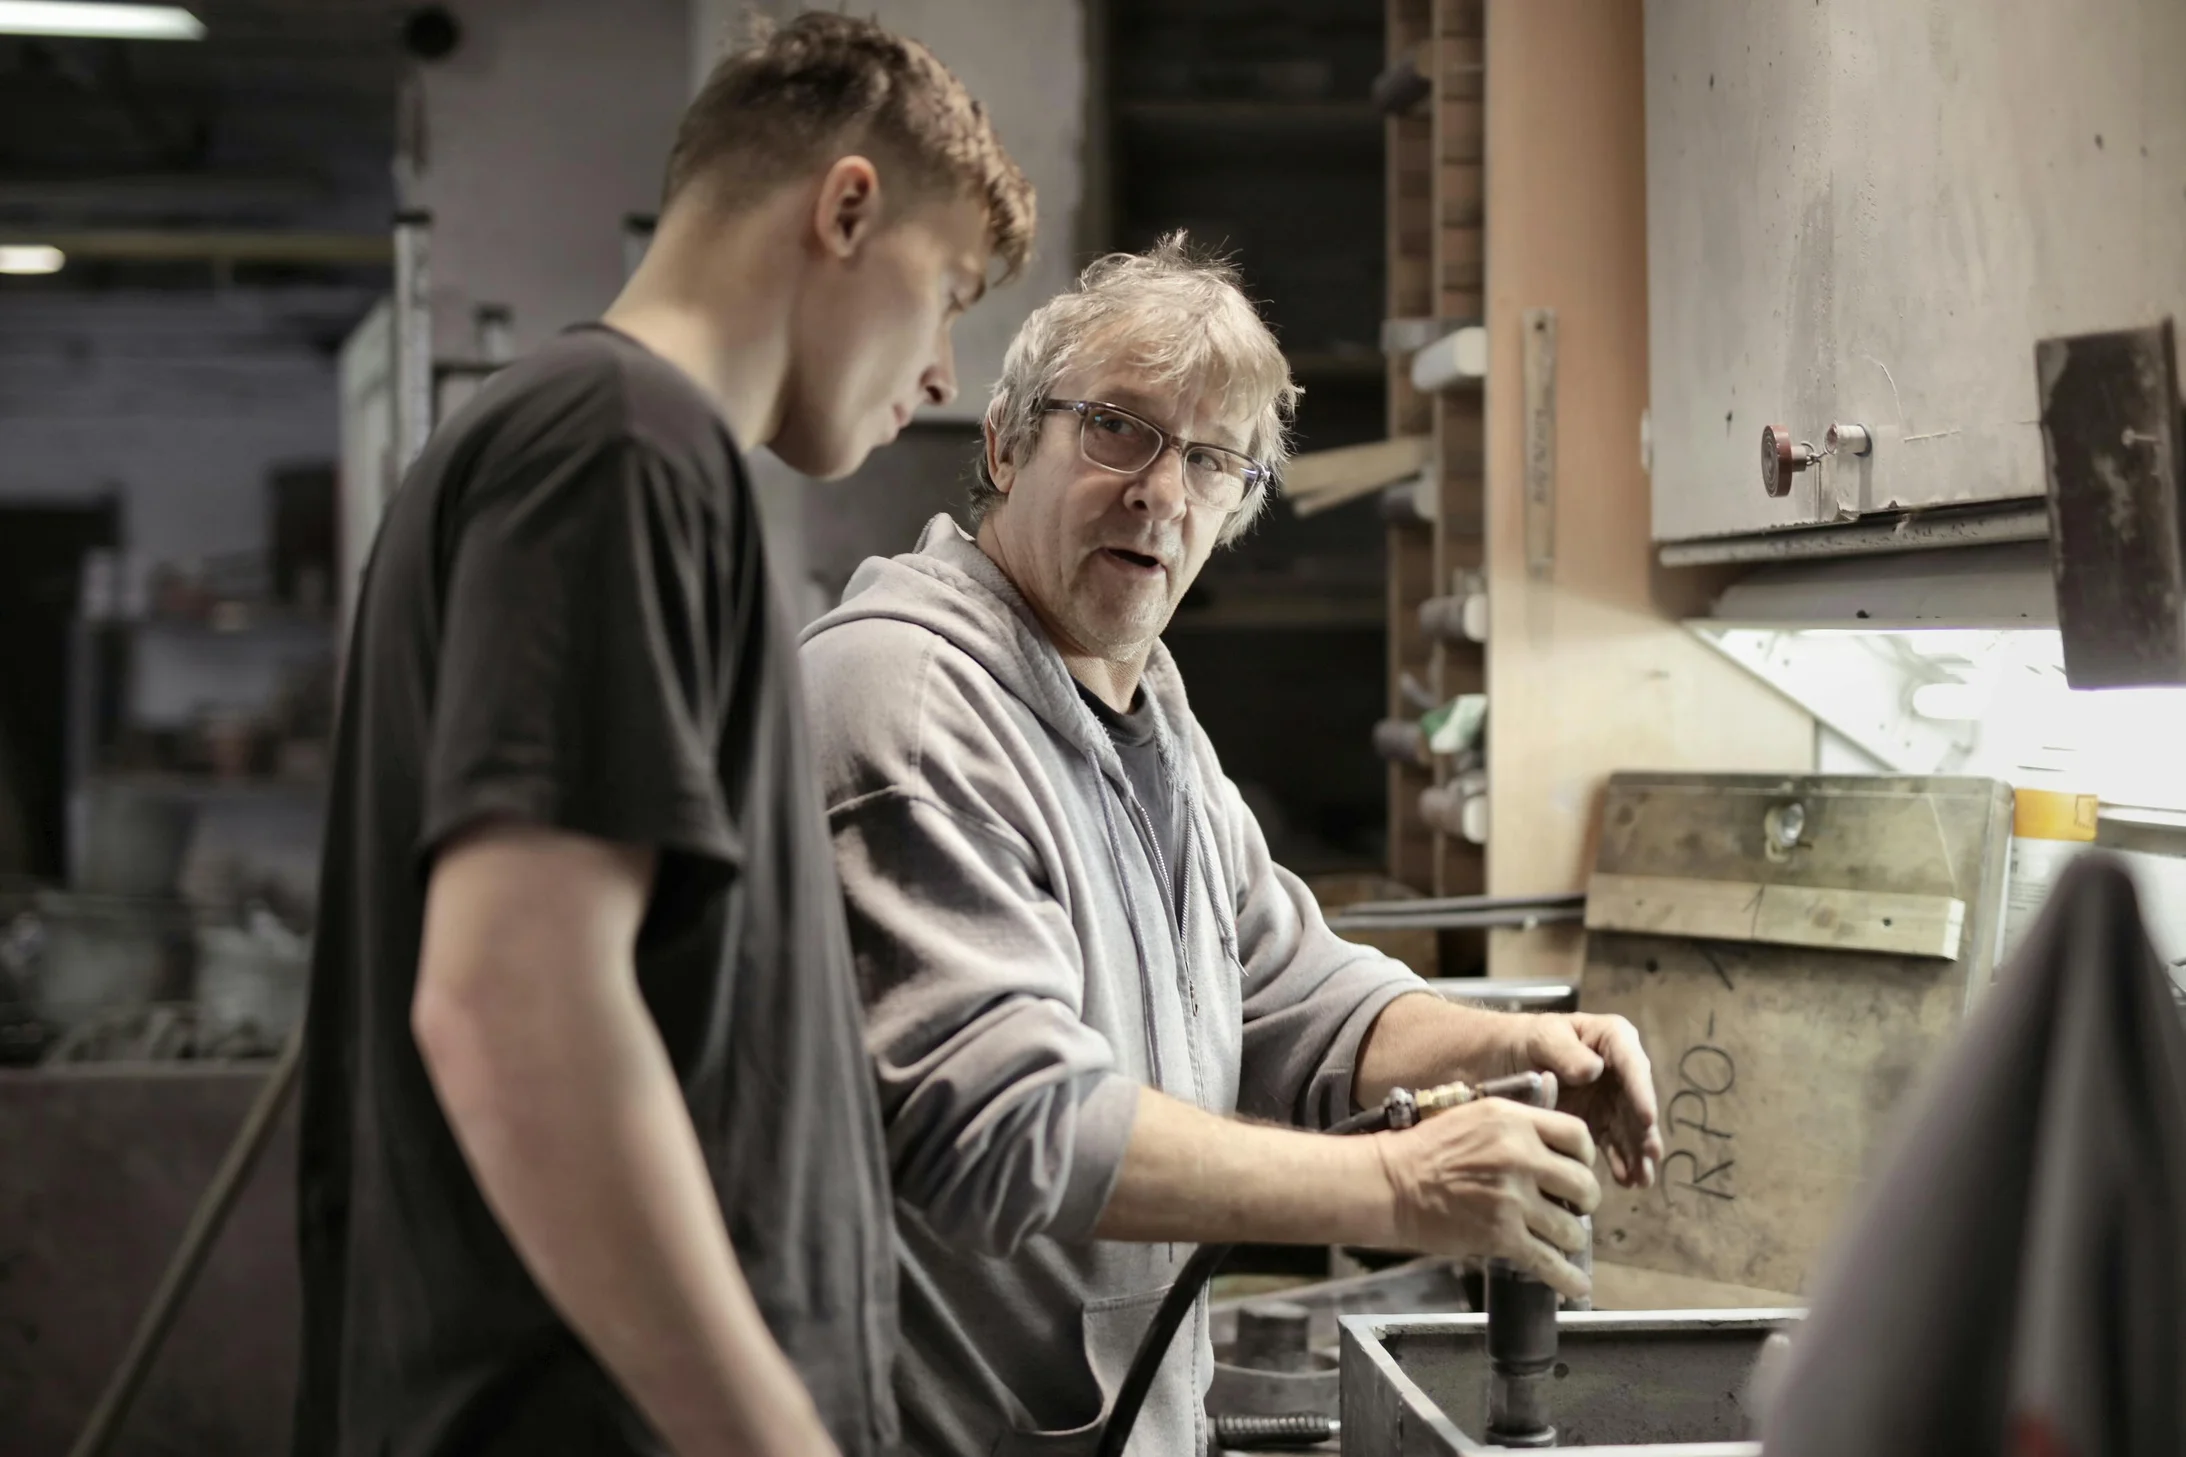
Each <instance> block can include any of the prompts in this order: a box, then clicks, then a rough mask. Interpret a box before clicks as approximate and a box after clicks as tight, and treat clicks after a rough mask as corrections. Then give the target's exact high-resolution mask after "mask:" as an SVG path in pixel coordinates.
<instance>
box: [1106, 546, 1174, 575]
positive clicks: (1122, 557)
mask: <svg viewBox="0 0 2186 1457" xmlns="http://www.w3.org/2000/svg"><path fill="white" fill-rule="evenodd" d="M1101 555H1102V556H1104V557H1107V558H1108V559H1109V560H1110V561H1111V562H1113V563H1115V564H1116V565H1117V566H1120V567H1122V568H1123V569H1124V570H1125V571H1127V572H1132V573H1134V574H1138V575H1142V576H1155V575H1158V574H1159V573H1161V572H1164V571H1166V570H1167V568H1166V567H1165V566H1163V564H1162V560H1161V558H1160V557H1157V556H1150V555H1148V554H1147V553H1145V552H1143V551H1132V550H1131V549H1130V548H1128V547H1122V546H1104V547H1102V548H1101Z"/></svg>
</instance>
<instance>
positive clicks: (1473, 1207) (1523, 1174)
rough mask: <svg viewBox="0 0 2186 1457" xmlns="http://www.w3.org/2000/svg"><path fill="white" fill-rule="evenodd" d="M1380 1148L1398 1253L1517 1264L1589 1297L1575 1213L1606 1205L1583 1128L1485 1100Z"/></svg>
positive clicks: (1393, 1136)
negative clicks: (1578, 1258)
mask: <svg viewBox="0 0 2186 1457" xmlns="http://www.w3.org/2000/svg"><path fill="white" fill-rule="evenodd" d="M1373 1141H1374V1143H1375V1145H1376V1147H1377V1148H1378V1150H1379V1151H1380V1154H1381V1164H1382V1172H1383V1174H1384V1175H1385V1176H1386V1177H1387V1178H1388V1180H1389V1191H1390V1194H1391V1196H1392V1197H1393V1199H1394V1203H1395V1219H1396V1236H1397V1243H1399V1244H1400V1245H1402V1246H1403V1247H1405V1248H1407V1249H1416V1250H1420V1251H1422V1252H1424V1253H1427V1254H1444V1255H1481V1256H1486V1257H1490V1258H1499V1259H1505V1260H1509V1261H1510V1262H1511V1263H1512V1264H1514V1265H1516V1266H1517V1267H1518V1268H1519V1269H1521V1270H1524V1271H1525V1272H1526V1273H1527V1274H1529V1275H1532V1276H1534V1277H1535V1278H1536V1279H1539V1280H1543V1281H1546V1282H1547V1283H1548V1284H1550V1285H1552V1286H1554V1287H1555V1288H1556V1290H1557V1291H1558V1292H1559V1293H1560V1294H1563V1295H1568V1296H1572V1297H1574V1298H1577V1297H1582V1296H1585V1295H1586V1294H1588V1293H1589V1291H1590V1289H1591V1287H1590V1285H1589V1283H1588V1281H1587V1277H1586V1275H1585V1273H1584V1272H1583V1271H1581V1270H1580V1269H1579V1268H1578V1267H1577V1266H1576V1265H1574V1264H1572V1263H1571V1261H1569V1260H1568V1259H1566V1258H1564V1252H1565V1251H1574V1252H1575V1251H1578V1250H1580V1249H1582V1248H1584V1246H1585V1243H1586V1234H1585V1229H1584V1227H1583V1226H1582V1225H1581V1224H1580V1223H1579V1220H1578V1217H1577V1215H1574V1214H1573V1213H1572V1212H1571V1210H1572V1209H1576V1210H1578V1211H1579V1213H1580V1214H1591V1213H1593V1212H1594V1208H1595V1206H1596V1205H1598V1204H1600V1203H1601V1198H1602V1191H1601V1184H1600V1183H1599V1182H1598V1181H1597V1180H1596V1179H1595V1177H1594V1169H1593V1164H1594V1140H1593V1137H1592V1135H1590V1134H1589V1133H1588V1132H1587V1129H1586V1124H1585V1123H1583V1122H1581V1121H1580V1120H1579V1119H1577V1118H1574V1117H1572V1116H1571V1115H1570V1114H1568V1113H1553V1112H1550V1111H1548V1110H1547V1109H1543V1108H1532V1107H1528V1106H1526V1105H1525V1104H1522V1103H1514V1102H1511V1101H1509V1100H1507V1099H1503V1098H1483V1099H1481V1100H1480V1101H1478V1102H1476V1103H1467V1104H1465V1105H1464V1106H1463V1107H1459V1108H1453V1109H1451V1110H1450V1111H1449V1112H1447V1113H1440V1114H1437V1115H1435V1116H1434V1117H1431V1118H1428V1119H1426V1120H1424V1121H1423V1122H1421V1123H1420V1124H1419V1125H1418V1126H1417V1127H1415V1128H1408V1129H1405V1130H1403V1131H1402V1132H1395V1133H1381V1134H1376V1135H1374V1137H1373ZM1557 1200H1560V1201H1562V1204H1558V1203H1557V1202H1554V1201H1557ZM1562 1205H1569V1206H1570V1208H1569V1209H1567V1208H1564V1207H1562Z"/></svg>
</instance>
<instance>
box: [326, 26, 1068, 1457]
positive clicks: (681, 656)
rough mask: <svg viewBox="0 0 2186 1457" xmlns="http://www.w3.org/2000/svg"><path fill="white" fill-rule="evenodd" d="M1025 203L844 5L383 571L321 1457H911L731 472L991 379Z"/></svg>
mask: <svg viewBox="0 0 2186 1457" xmlns="http://www.w3.org/2000/svg"><path fill="white" fill-rule="evenodd" d="M1031 231H1032V197H1031V191H1030V188H1029V187H1028V186H1027V185H1026V183H1025V180H1024V178H1023V176H1022V174H1021V173H1019V171H1018V169H1017V168H1016V166H1015V165H1014V164H1013V163H1012V162H1011V161H1010V160H1009V158H1008V157H1007V155H1006V154H1005V153H1004V152H1003V151H1002V149H1001V146H1000V145H999V143H998V142H997V141H996V139H995V137H994V134H993V132H992V130H991V128H990V127H989V125H988V123H987V120H986V118H985V116H984V115H983V113H982V112H981V111H980V109H979V107H978V106H977V104H976V103H975V102H973V101H972V100H971V98H970V97H969V96H968V95H966V94H965V92H964V90H963V88H962V86H961V85H960V84H959V83H958V82H957V81H956V80H955V79H954V78H953V77H951V76H950V75H949V74H948V73H947V72H946V71H945V70H944V69H943V68H942V67H941V66H940V64H939V63H938V62H936V61H935V60H934V58H933V57H932V55H931V54H930V53H928V52H927V51H926V50H925V49H924V48H923V47H920V46H918V45H916V44H915V43H912V42H908V41H905V40H902V39H900V38H898V37H896V36H893V35H890V34H889V33H887V32H886V31H883V30H881V29H880V28H879V27H877V26H874V25H872V24H869V23H866V22H861V21H855V20H851V19H848V18H845V17H843V16H838V15H825V14H808V15H805V16H802V17H801V18H799V19H798V20H797V21H795V22H793V23H792V24H790V25H788V26H787V27H785V28H783V29H782V30H780V31H777V32H775V33H773V34H772V35H771V36H769V37H765V38H762V39H761V40H760V41H759V42H757V43H756V44H755V45H754V46H753V47H752V48H751V49H748V50H746V51H743V52H740V53H738V54H736V55H734V56H732V57H730V58H729V59H728V60H726V61H724V62H723V63H722V65H721V67H720V68H719V69H718V70H717V71H716V72H715V74H714V76H713V78H712V79H711V80H710V81H709V83H708V84H707V86H706V88H705V89H704V91H703V92H702V93H701V94H700V96H699V97H698V99H697V100H696V101H695V102H694V103H693V104H692V106H691V108H690V111H689V112H688V113H687V114H686V116H685V118H684V121H683V124H682V129H681V131H680V134H679V136H678V138H677V142H676V147H675V151H674V153H673V155H672V156H671V158H670V162H669V174H668V200H667V204H666V207H665V210H664V213H663V216H662V219H661V224H660V229H659V232H658V234H657V236H656V238H655V240H654V243H653V247H652V250H651V252H650V254H649V255H648V257H647V258H646V260H645V263H644V265H643V266H642V267H641V268H640V269H639V271H638V273H637V275H636V276H635V277H634V278H633V279H632V280H631V283H630V285H629V287H628V288H627V289H626V290H625V291H624V293H623V295H622V297H621V298H620V299H618V300H617V301H616V303H615V305H614V306H613V308H611V309H610V310H609V311H608V313H607V315H606V317H605V319H604V321H603V322H602V323H600V324H596V325H589V326H585V327H582V328H578V329H573V330H571V331H569V332H568V333H565V334H564V335H562V336H561V337H560V338H559V339H557V340H556V341H554V342H553V343H551V344H549V345H547V346H546V347H545V348H543V349H541V350H540V351H539V352H537V353H536V354H534V355H532V356H530V357H529V358H527V359H525V360H523V361H520V362H519V363H517V364H515V365H512V366H510V367H509V368H508V369H506V370H504V371H502V372H501V373H500V374H499V375H497V376H496V377H495V378H494V379H493V380H492V381H491V382H490V383H488V384H487V385H486V387H485V388H484V389H483V390H482V391H481V392H480V394H479V395H478V396H477V398H476V399H474V400H473V401H472V403H471V404H470V405H469V406H467V407H466V408H465V409H464V410H463V411H462V412H461V413H460V414H459V415H457V416H456V417H454V418H453V419H451V420H449V421H448V422H447V423H446V424H445V425H444V426H443V427H442V428H441V429H440V431H439V432H438V433H437V434H436V435H435V436H434V438H433V440H432V442H431V443H430V444H429V445H428V446H427V448H426V450H425V452H424V454H423V455H422V456H421V457H420V459H419V460H418V462H417V464H416V465H415V467H414V468H413V469H412V470H411V472H410V475H409V477H408V479H407V480H406V481H405V482H404V485H403V487H402V490H401V491H400V492H399V493H398V494H397V496H396V497H395V500H394V502H393V503H392V505H391V507H390V509H389V512H388V516H387V520H386V522H385V524H384V526H383V527H382V530H381V534H380V538H379V541H378V542H377V544H376V547H375V550H374V553H373V558H372V562H371V565H370V567H369V569H368V571H367V573H366V578H365V583H364V588H363V592H362V597H361V601H360V606H359V608H358V614H357V622H356V627H355V636H354V638H353V640H352V644H351V649H350V657H349V662H348V668H347V679H346V684H345V688H344V702H343V713H342V723H341V730H340V742H339V746H338V751H337V756H336V772H335V781H334V789H333V795H332V804H331V813H330V823H329V829H328V839H327V848H326V858H325V870H324V884H323V891H322V908H321V923H320V930H319V937H318V951H317V958H316V963H315V967H314V972H313V983H312V997H311V1011H310V1023H309V1033H308V1039H309V1040H308V1061H307V1064H306V1081H305V1095H304V1109H303V1117H304V1123H303V1143H302V1170H301V1179H300V1184H301V1188H300V1194H301V1208H300V1216H301V1234H302V1241H303V1263H304V1299H305V1341H304V1372H303V1383H302V1391H301V1394H300V1397H299V1402H298V1413H297V1439H296V1450H297V1452H298V1453H299V1454H309V1457H320V1454H341V1457H383V1454H385V1457H442V1454H457V1453H462V1454H474V1453H519V1452H521V1453H526V1454H553V1453H564V1452H567V1453H578V1452H582V1453H586V1454H621V1453H632V1454H636V1453H647V1454H650V1453H658V1452H662V1451H663V1450H664V1449H666V1450H673V1451H674V1452H676V1453H678V1454H680V1457H704V1454H714V1453H722V1454H726V1453H732V1452H733V1453H767V1454H777V1453H782V1454H786V1453H798V1454H821V1453H826V1452H829V1451H830V1450H831V1446H832V1448H839V1449H840V1450H841V1451H842V1452H844V1453H846V1454H851V1457H859V1454H865V1453H879V1452H882V1451H885V1450H886V1449H888V1448H889V1447H891V1446H892V1445H893V1444H894V1442H895V1440H896V1435H897V1427H896V1420H895V1414H894V1409H893V1406H892V1404H891V1401H890V1396H889V1364H890V1360H891V1356H892V1344H893V1341H894V1339H895V1310H894V1295H895V1269H894V1265H893V1261H892V1255H891V1244H890V1204H889V1190H888V1179H887V1163H886V1158H885V1155H884V1151H883V1148H882V1143H881V1133H880V1126H879V1120H878V1118H877V1116H876V1113H875V1109H874V1098H873V1091H872V1075H871V1071H870V1066H869V1064H868V1062H867V1059H866V1056H865V1053H864V1050H863V1044H862V1041H861V1038H860V1032H859V1025H858V997H857V991H856V988H855V987H854V986H853V985H852V982H851V973H850V969H849V963H848V958H847V951H846V946H847V941H846V936H845V932H844V927H843V919H842V914H843V913H842V908H841V902H840V894H839V890H838V888H837V883H836V880H835V873H834V866H833V860H832V856H831V852H830V847H829V840H828V835H827V831H826V828H825V826H824V825H823V823H822V820H821V815H820V808H819V800H818V796H817V792H816V789H815V787H814V785H813V783H812V782H811V780H810V777H809V772H808V766H807V763H806V760H805V757H804V733H803V727H802V724H801V721H800V704H799V698H798V683H797V669H796V660H795V655H794V652H793V649H792V644H791V641H790V636H789V628H790V624H788V623H787V622H785V621H784V619H783V617H782V615H781V613H780V611H779V609H778V608H777V607H776V605H775V597H774V595H773V592H772V589H771V587H770V584H769V582H768V580H767V571H766V561H765V556H764V553H763V552H762V550H761V546H760V541H759V536H758V528H757V520H756V517H755V515H754V512H753V505H752V500H751V494H750V489H749V485H748V482H747V480H746V477H745V473H744V467H743V462H742V459H741V457H740V454H739V450H740V448H749V447H752V446H757V445H770V446H772V447H773V448H774V449H775V450H776V451H777V452H778V453H779V454H780V455H781V456H782V457H783V459H784V460H786V461H787V462H788V463H789V464H790V465H792V466H794V467H796V468H797V469H799V470H801V471H804V472H806V473H808V474H811V475H816V476H836V475H841V474H843V473H845V472H847V471H849V470H851V469H854V468H855V467H856V466H857V465H858V463H859V462H860V461H861V460H862V459H863V458H864V456H865V455H866V453H867V452H868V451H869V450H871V449H872V448H873V447H874V446H876V445H879V444H881V443H883V442H885V441H886V440H888V439H890V438H892V437H893V436H894V434H895V433H896V431H898V430H900V429H901V428H902V426H903V424H904V422H905V421H906V420H907V419H908V418H909V416H910V414H911V412H912V411H913V410H914V409H915V408H916V407H917V406H918V405H919V404H920V403H921V402H922V401H934V402H940V401H945V400H947V399H948V398H949V397H950V396H951V395H952V394H954V392H955V388H956V382H955V377H954V368H953V362H952V357H951V353H950V346H949V330H950V325H951V323H952V321H953V320H954V318H955V317H956V316H957V315H958V314H959V313H961V312H962V311H963V310H964V309H965V308H967V307H969V306H970V305H971V303H972V302H973V301H974V300H976V299H977V297H978V296H979V294H980V293H981V292H982V290H983V288H984V286H985V284H986V281H987V277H988V274H989V272H990V270H991V267H992V265H993V264H995V263H996V262H997V261H998V262H999V264H1000V265H1001V271H1002V272H1004V273H1011V272H1014V271H1016V269H1017V268H1018V267H1020V266H1021V264H1022V263H1023V260H1024V257H1025V253H1026V250H1027V248H1028V247H1029V244H1030V238H1031Z"/></svg>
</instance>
